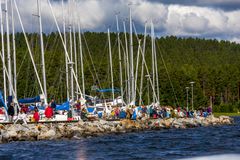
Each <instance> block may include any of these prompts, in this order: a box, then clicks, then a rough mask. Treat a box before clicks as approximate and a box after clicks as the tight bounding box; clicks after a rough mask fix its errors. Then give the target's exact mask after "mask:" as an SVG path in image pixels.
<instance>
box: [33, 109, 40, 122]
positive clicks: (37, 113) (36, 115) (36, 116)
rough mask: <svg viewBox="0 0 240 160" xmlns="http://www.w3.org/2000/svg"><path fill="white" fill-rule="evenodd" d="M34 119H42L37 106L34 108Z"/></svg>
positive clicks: (35, 120)
mask: <svg viewBox="0 0 240 160" xmlns="http://www.w3.org/2000/svg"><path fill="white" fill-rule="evenodd" d="M33 119H34V122H38V121H39V119H40V115H39V112H38V108H37V107H35V108H34V114H33Z"/></svg>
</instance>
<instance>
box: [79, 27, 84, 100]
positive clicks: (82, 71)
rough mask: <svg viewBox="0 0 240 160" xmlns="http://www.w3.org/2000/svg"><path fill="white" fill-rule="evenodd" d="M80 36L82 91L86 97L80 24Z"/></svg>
mask: <svg viewBox="0 0 240 160" xmlns="http://www.w3.org/2000/svg"><path fill="white" fill-rule="evenodd" d="M78 37H79V49H80V63H81V74H82V87H83V88H82V90H83V91H82V92H83V98H84V99H85V82H84V81H85V80H84V68H83V51H82V37H81V26H80V24H78Z"/></svg>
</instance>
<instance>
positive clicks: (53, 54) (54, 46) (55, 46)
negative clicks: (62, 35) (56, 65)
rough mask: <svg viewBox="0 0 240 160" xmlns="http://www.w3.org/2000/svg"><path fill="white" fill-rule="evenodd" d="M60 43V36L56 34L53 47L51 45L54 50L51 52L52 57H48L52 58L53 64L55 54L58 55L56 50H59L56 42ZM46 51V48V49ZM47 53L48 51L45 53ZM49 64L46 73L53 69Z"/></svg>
mask: <svg viewBox="0 0 240 160" xmlns="http://www.w3.org/2000/svg"><path fill="white" fill-rule="evenodd" d="M58 43H59V38H58V36H57V35H56V36H55V38H54V41H53V44H52V47H51V49H53V52H52V53H51V54H50V57H49V58H48V59H50V63H49V64H53V63H52V62H53V61H54V58H53V57H54V56H55V55H56V52H57V47H58V45H56V44H58ZM45 51H46V50H45ZM45 54H46V53H45ZM49 64H48V65H47V66H46V68H47V72H46V73H49V72H50V70H51V65H49Z"/></svg>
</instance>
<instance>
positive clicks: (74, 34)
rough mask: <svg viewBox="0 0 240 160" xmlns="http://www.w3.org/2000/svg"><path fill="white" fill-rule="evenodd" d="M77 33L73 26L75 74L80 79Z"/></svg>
mask: <svg viewBox="0 0 240 160" xmlns="http://www.w3.org/2000/svg"><path fill="white" fill-rule="evenodd" d="M76 43H77V42H76V31H75V26H73V47H74V65H75V74H76V76H77V78H78V63H77V46H76V45H77V44H76ZM76 93H77V95H76V98H77V99H78V88H77V83H76Z"/></svg>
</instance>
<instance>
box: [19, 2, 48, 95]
mask: <svg viewBox="0 0 240 160" xmlns="http://www.w3.org/2000/svg"><path fill="white" fill-rule="evenodd" d="M14 6H15V8H16V12H17V15H18V19H19V22H20V25H21V28H22V31H23V35H24V39H25V41H26V44H27V48H28V52H29V55H30V58H31V61H32V64H33V69H34V71H35V74H36V77H37V80H38V84H39V86H40V89H41V92H42V94H43V95H44V97H45V94H44V90H43V87H42V83H41V80H40V78H39V75H38V72H37V67H36V64H35V62H34V58H33V55H32V51H31V48H30V45H29V42H28V38H27V35H26V32H25V29H24V27H23V23H22V19H21V16H20V13H19V10H18V6H17V3H16V0H14ZM14 93H15V92H14Z"/></svg>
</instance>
